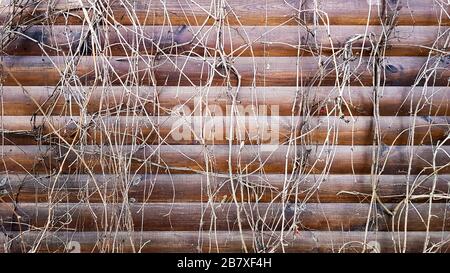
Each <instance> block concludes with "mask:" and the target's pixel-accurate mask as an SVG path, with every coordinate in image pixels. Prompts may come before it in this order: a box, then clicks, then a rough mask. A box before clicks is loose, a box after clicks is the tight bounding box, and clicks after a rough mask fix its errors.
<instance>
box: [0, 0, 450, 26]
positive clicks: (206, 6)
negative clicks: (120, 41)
mask: <svg viewBox="0 0 450 273" xmlns="http://www.w3.org/2000/svg"><path fill="white" fill-rule="evenodd" d="M107 3H108V10H107V11H106V10H104V8H102V7H101V5H100V3H97V6H96V7H97V9H98V12H102V13H103V14H107V16H108V19H109V20H111V21H113V22H114V21H115V22H117V23H121V24H132V23H133V22H134V23H136V22H139V24H142V25H154V24H156V25H162V24H165V25H167V24H169V22H170V23H171V24H173V25H177V24H188V25H201V24H203V23H205V21H206V23H207V24H212V23H214V22H215V19H216V18H218V17H219V16H220V13H226V14H228V16H227V17H226V18H225V20H226V22H227V23H228V24H232V25H240V24H244V25H279V24H291V25H297V24H299V22H303V23H307V24H311V23H314V18H315V17H319V16H322V18H320V17H319V18H318V19H317V20H318V21H317V23H319V24H325V23H329V24H338V25H351V24H360V25H365V24H367V21H368V20H369V23H370V24H380V23H381V22H382V20H386V18H392V16H394V15H395V14H398V18H397V23H398V24H400V25H436V24H439V23H441V24H449V23H450V19H449V17H448V10H449V7H448V4H446V2H445V1H443V0H437V1H434V0H393V1H381V0H367V1H361V0H345V1H342V0H321V1H317V3H318V6H317V7H315V6H314V3H316V2H315V1H313V0H308V1H304V3H303V5H301V4H300V3H299V1H297V0H288V1H283V0H268V1H264V2H261V1H259V0H249V1H245V2H242V1H240V0H229V1H227V5H226V6H225V7H222V8H221V7H215V6H214V5H211V1H210V0H196V1H195V3H192V2H191V1H189V0H181V1H166V2H164V4H163V3H161V2H159V1H152V2H148V1H145V0H134V1H127V2H122V1H107ZM2 4H3V5H7V4H9V1H6V2H2ZM91 5H92V4H89V3H88V2H87V1H84V0H83V1H75V0H60V1H56V2H55V3H54V4H53V5H52V6H50V8H51V9H54V10H56V11H59V13H57V14H54V15H53V17H56V18H53V20H54V21H55V22H56V23H59V24H65V23H69V24H70V23H72V24H79V23H82V22H83V18H84V15H83V12H82V11H81V10H80V8H82V7H84V8H85V10H86V11H87V12H92V11H91V10H89V8H90V7H92V6H91ZM48 8H49V5H48V4H47V3H45V2H44V3H41V4H40V5H39V6H37V7H36V6H30V7H29V8H28V9H27V10H25V11H28V12H29V14H31V13H33V14H34V16H39V15H41V16H45V12H46V11H47V10H48ZM215 9H217V12H216V11H215ZM130 10H133V12H132V13H130ZM68 11H70V13H69V12H68ZM167 11H170V12H169V13H167ZM62 12H64V13H62ZM445 12H447V14H445ZM324 13H326V14H327V15H328V16H327V17H325V16H323V15H324ZM67 14H73V15H72V16H67ZM88 14H89V13H88ZM130 14H133V15H131V16H130ZM168 14H169V15H168ZM0 15H1V16H0V22H2V23H3V22H5V19H6V18H7V16H6V15H7V13H6V12H4V13H1V14H0Z"/></svg>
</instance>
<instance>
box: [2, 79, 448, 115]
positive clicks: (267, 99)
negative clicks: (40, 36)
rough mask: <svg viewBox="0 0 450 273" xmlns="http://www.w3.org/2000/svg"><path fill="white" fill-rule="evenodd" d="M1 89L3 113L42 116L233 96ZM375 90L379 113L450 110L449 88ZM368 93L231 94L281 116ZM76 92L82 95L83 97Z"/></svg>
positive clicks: (201, 109)
mask: <svg viewBox="0 0 450 273" xmlns="http://www.w3.org/2000/svg"><path fill="white" fill-rule="evenodd" d="M0 91H1V99H2V102H3V104H2V108H1V111H2V113H3V115H4V116H26V115H29V116H31V115H33V114H37V115H42V113H43V112H44V113H45V114H46V115H63V116H65V115H79V113H80V106H78V104H77V99H78V101H79V102H80V103H82V105H83V107H85V108H86V111H87V113H88V114H94V113H98V112H100V113H118V114H121V115H126V114H127V113H129V111H130V110H128V111H126V109H137V110H139V109H145V111H146V113H147V114H148V115H172V114H173V112H174V111H177V110H178V112H179V109H180V106H184V107H183V109H187V110H185V111H186V113H190V114H192V115H194V116H198V115H200V114H202V113H207V112H211V113H218V112H219V111H220V112H221V113H225V114H227V108H230V105H232V98H231V96H230V94H229V91H227V88H225V87H209V88H194V87H158V88H154V87H148V86H147V87H146V86H140V87H139V88H135V87H129V88H126V89H125V88H123V87H118V86H116V87H108V88H102V87H88V86H86V87H80V88H73V89H69V88H67V89H66V88H57V87H54V86H24V87H19V86H2V87H1V89H0ZM233 91H235V89H233V90H232V92H233ZM378 92H379V97H380V98H379V111H380V115H383V116H396V115H400V116H403V115H410V114H411V113H417V115H422V116H435V115H437V116H439V115H441V116H446V115H450V87H445V86H443V87H438V86H437V87H432V86H426V87H416V88H411V87H409V86H403V87H402V86H398V87H397V86H396V87H390V86H385V87H383V88H381V89H380V90H379V91H378ZM234 93H235V92H234ZM373 93H374V91H373V88H372V87H348V88H345V89H344V90H342V93H340V92H339V90H338V89H337V88H333V87H311V88H300V90H297V88H295V87H282V86H280V87H257V88H251V87H242V88H240V89H239V91H238V92H237V94H236V100H237V107H238V109H241V110H240V111H242V110H245V111H246V115H254V114H256V113H258V112H259V111H256V109H258V108H260V107H261V108H262V109H263V110H264V111H267V112H266V114H268V115H269V114H272V111H276V112H277V113H275V112H274V114H276V115H280V116H291V115H292V114H294V115H297V114H301V113H302V111H301V109H299V105H300V104H301V103H304V104H306V105H308V110H309V111H311V114H312V115H327V114H330V115H335V114H338V113H339V110H341V111H342V112H343V114H345V115H349V114H351V115H352V116H370V115H372V114H373V107H374V106H373V97H374V94H373ZM78 94H84V98H83V96H81V97H80V96H79V95H78ZM339 96H341V98H342V106H341V107H340V109H339V107H338V106H339V104H338V103H336V100H337V98H338V97H339ZM155 102H157V103H155ZM200 105H201V106H200ZM272 107H274V108H272ZM39 108H41V110H42V112H41V110H40V109H39ZM255 108H256V109H255ZM253 109H255V110H253ZM293 109H294V110H293ZM188 110H189V111H188ZM253 112H255V113H253Z"/></svg>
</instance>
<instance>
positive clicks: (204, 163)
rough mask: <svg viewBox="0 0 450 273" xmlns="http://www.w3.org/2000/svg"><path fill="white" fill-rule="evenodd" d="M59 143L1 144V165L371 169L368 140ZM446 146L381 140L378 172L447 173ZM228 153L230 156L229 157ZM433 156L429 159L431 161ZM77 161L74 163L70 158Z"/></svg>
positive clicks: (33, 168) (23, 168) (13, 168)
mask: <svg viewBox="0 0 450 273" xmlns="http://www.w3.org/2000/svg"><path fill="white" fill-rule="evenodd" d="M77 149H79V148H78V147H77V146H75V147H73V148H71V149H69V148H66V147H64V145H60V146H45V145H42V146H32V145H28V146H18V145H4V146H3V149H2V163H3V164H2V165H1V166H0V170H1V171H6V170H8V172H9V173H24V172H38V173H39V172H40V173H42V172H44V173H49V172H57V171H60V172H61V173H73V172H75V171H77V172H79V171H83V170H84V169H86V168H85V167H86V166H88V167H89V169H90V170H91V171H93V172H105V173H111V172H117V171H118V172H119V173H120V172H121V170H122V169H124V168H125V167H126V168H127V171H126V172H129V171H131V172H137V173H149V172H153V173H155V172H158V173H165V172H171V173H192V172H201V173H202V172H219V173H220V172H225V173H228V172H229V171H230V170H231V171H232V172H239V173H248V172H250V173H253V172H259V171H264V172H267V173H284V172H285V171H289V172H291V171H299V170H300V169H301V170H302V172H303V173H326V172H330V173H332V174H333V173H335V174H348V173H349V172H352V173H355V174H370V173H371V167H372V163H373V162H372V153H373V149H374V148H373V147H372V146H344V145H337V146H334V147H332V146H326V145H325V146H324V145H302V146H300V145H299V146H296V147H294V146H292V145H242V146H240V145H233V146H231V147H230V146H229V145H212V146H206V147H204V146H202V145H170V146H169V145H145V146H140V147H138V146H122V147H120V149H115V148H114V146H84V147H83V149H82V153H81V151H78V152H77ZM449 154H450V146H441V147H440V148H439V149H437V150H434V149H433V147H432V146H385V145H384V146H381V147H379V155H380V157H379V159H378V161H377V163H379V164H380V171H381V169H382V171H383V174H406V173H408V172H410V173H411V174H418V173H422V174H429V173H434V172H438V173H441V174H443V173H450V160H449V157H448V155H449ZM230 155H231V162H229V158H230ZM433 160H434V165H433ZM74 162H76V164H73V163H74Z"/></svg>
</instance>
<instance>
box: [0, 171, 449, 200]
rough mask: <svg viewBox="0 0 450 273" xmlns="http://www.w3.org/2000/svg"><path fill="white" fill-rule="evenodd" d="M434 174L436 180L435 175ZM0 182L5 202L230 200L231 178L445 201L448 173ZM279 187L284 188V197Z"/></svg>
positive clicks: (335, 193) (249, 184)
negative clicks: (432, 196) (431, 196)
mask: <svg viewBox="0 0 450 273" xmlns="http://www.w3.org/2000/svg"><path fill="white" fill-rule="evenodd" d="M435 179H436V180H435ZM1 181H3V183H2V184H3V185H2V186H0V191H1V193H2V194H1V199H2V200H3V201H4V202H12V201H13V200H14V201H15V202H17V203H26V202H44V203H45V202H48V201H49V200H50V199H51V200H54V201H55V200H56V202H73V203H77V202H87V201H89V202H90V203H96V202H102V201H104V200H106V201H107V202H123V201H124V200H126V199H127V198H128V199H131V200H135V201H137V202H144V201H145V202H201V201H206V200H212V201H214V202H222V201H226V202H230V201H232V200H233V187H232V185H234V184H235V187H234V188H235V189H236V190H235V191H236V194H235V195H236V198H237V200H239V201H241V200H243V201H258V202H280V201H281V200H282V198H287V199H289V200H290V201H292V202H294V201H295V200H296V198H297V200H301V201H303V202H321V203H325V202H331V203H343V202H370V201H371V197H372V194H373V185H374V183H375V184H376V187H375V192H376V194H377V196H378V197H379V198H380V200H382V201H383V202H400V201H402V200H403V199H405V198H406V191H407V188H408V185H409V193H410V194H409V200H411V201H412V202H420V201H424V200H428V199H429V197H430V194H431V193H432V192H433V187H434V194H435V195H434V198H433V202H445V201H447V196H448V192H449V191H450V176H449V175H438V176H426V175H423V176H414V175H413V176H411V177H409V179H408V177H407V176H406V175H381V176H378V177H372V176H370V175H328V176H320V175H307V176H300V177H297V178H291V177H285V176H284V175H279V174H265V175H250V176H241V177H239V176H237V177H235V179H234V180H233V183H234V184H232V182H231V179H230V178H226V177H217V176H214V175H209V176H208V175H199V174H192V175H186V174H172V175H166V174H158V175H152V174H146V175H133V176H131V175H130V176H116V175H95V176H93V177H91V176H89V175H59V176H50V177H49V176H39V175H36V176H34V175H3V176H2V177H1ZM283 192H285V193H287V194H286V197H284V196H283V194H282V193H283Z"/></svg>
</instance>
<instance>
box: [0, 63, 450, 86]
mask: <svg viewBox="0 0 450 273" xmlns="http://www.w3.org/2000/svg"><path fill="white" fill-rule="evenodd" d="M76 59H77V62H76V63H77V65H76V66H75V68H73V67H72V66H71V61H70V60H68V59H67V58H64V57H52V58H49V57H37V56H34V57H30V56H5V57H3V59H2V64H3V70H2V73H3V83H4V85H18V84H21V85H35V86H36V85H56V84H58V83H59V82H60V81H61V78H62V76H63V75H65V76H64V78H67V77H69V78H73V77H74V76H76V77H77V78H78V79H79V81H78V84H80V83H81V84H83V85H86V84H92V83H95V82H98V83H100V82H102V83H103V84H106V82H105V80H104V77H106V76H105V74H107V75H108V77H109V78H110V81H111V84H112V85H130V84H133V83H134V84H136V83H138V84H141V85H152V84H157V85H160V86H161V85H172V86H192V85H202V86H203V85H205V84H207V83H211V84H212V85H219V86H221V85H224V84H226V83H227V82H230V83H231V84H232V85H233V86H237V85H239V84H240V85H242V86H251V85H253V84H256V85H257V86H297V85H302V86H309V85H332V86H334V85H335V84H336V83H337V81H339V79H340V78H341V73H339V75H336V69H335V63H334V62H333V60H332V59H329V63H327V62H326V60H324V59H323V58H318V57H304V58H301V59H300V61H299V62H298V64H297V62H296V59H292V58H289V57H278V58H251V57H240V58H237V59H236V60H235V61H234V62H233V63H232V66H231V65H227V68H226V69H225V68H224V67H223V64H220V61H217V60H216V61H213V60H211V59H206V60H203V59H200V58H194V57H186V56H176V57H167V58H166V57H161V58H159V57H158V58H154V57H150V56H149V57H148V59H146V58H144V59H146V60H145V61H144V60H142V59H136V58H134V59H129V58H125V57H111V58H102V57H96V58H95V59H94V58H92V57H80V58H76ZM369 61H370V59H369V58H368V57H364V58H362V59H360V58H356V59H354V60H352V61H350V63H348V65H349V71H351V72H352V73H351V74H348V75H347V76H348V77H349V79H348V81H349V83H351V84H352V85H371V84H372V82H373V75H372V72H371V70H369V68H368V67H371V65H370V64H368V62H369ZM336 64H337V65H342V63H341V62H340V61H338V62H337V63H336ZM68 65H69V67H68ZM424 66H426V67H428V68H429V69H433V70H434V71H435V73H434V74H432V77H431V78H430V79H429V80H427V81H426V82H425V80H424V79H423V78H422V77H419V79H420V80H418V81H417V80H416V78H417V76H418V74H419V72H420V71H421V69H422V67H424ZM448 68H449V64H448V63H446V62H445V61H444V60H443V59H439V60H433V59H432V60H428V58H425V57H387V58H386V60H385V73H382V75H384V79H383V83H384V84H386V85H394V86H404V85H412V84H414V83H417V85H423V84H427V85H436V86H446V85H447V84H448V78H449V77H450V69H448ZM73 69H75V70H74V71H73V72H70V71H71V70H73ZM63 71H66V72H68V71H69V72H70V73H65V74H64V73H63ZM226 71H229V72H228V76H226V77H224V75H223V74H225V75H227V72H226ZM230 71H231V72H230ZM299 71H300V72H299ZM239 79H240V80H239ZM340 80H341V81H342V79H340ZM69 82H70V80H69Z"/></svg>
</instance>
